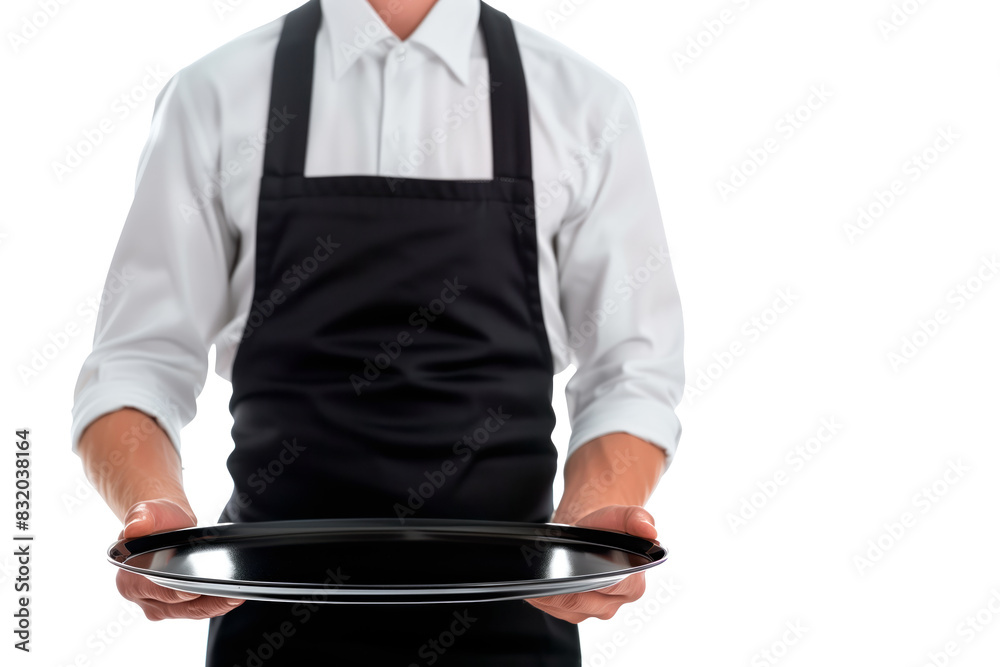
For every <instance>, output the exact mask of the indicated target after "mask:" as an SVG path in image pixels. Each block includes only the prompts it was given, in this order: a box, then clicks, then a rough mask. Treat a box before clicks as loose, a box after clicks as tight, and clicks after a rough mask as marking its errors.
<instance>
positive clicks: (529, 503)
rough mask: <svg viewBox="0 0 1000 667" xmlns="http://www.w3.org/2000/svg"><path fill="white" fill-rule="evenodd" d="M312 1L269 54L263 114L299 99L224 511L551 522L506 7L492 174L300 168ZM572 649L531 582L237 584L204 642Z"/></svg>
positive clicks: (261, 225)
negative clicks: (488, 592) (384, 587)
mask: <svg viewBox="0 0 1000 667" xmlns="http://www.w3.org/2000/svg"><path fill="white" fill-rule="evenodd" d="M321 18H322V16H321V9H320V3H319V1H318V0H310V1H309V2H307V3H306V4H305V5H303V6H301V7H299V8H298V9H296V10H294V11H292V12H290V13H289V14H288V15H287V16H286V17H285V21H284V27H283V29H282V33H281V38H280V41H279V43H278V48H277V51H276V54H275V61H274V72H273V80H272V87H271V100H270V102H271V106H270V111H271V114H269V117H270V116H271V115H273V114H275V113H277V112H281V113H282V114H283V115H284V116H285V117H287V118H289V119H290V120H289V121H288V124H287V125H285V126H281V125H276V126H275V128H272V129H276V130H277V131H276V132H275V133H274V135H273V138H272V140H271V141H270V142H269V143H268V144H267V145H266V149H265V154H264V173H263V177H262V180H261V187H260V200H259V213H258V217H257V232H256V233H257V254H256V271H255V283H254V296H253V305H252V309H251V313H250V316H249V317H248V320H247V326H246V328H245V330H244V333H243V339H242V341H241V343H240V346H239V349H238V351H237V355H236V358H235V360H234V365H233V375H232V383H233V396H232V400H231V402H230V410H231V412H232V415H233V419H234V425H233V429H232V435H233V439H234V441H235V445H236V447H235V450H234V451H233V453H232V454H231V456H230V457H229V460H228V464H227V465H228V468H229V471H230V473H231V475H232V478H233V481H234V487H235V488H234V492H233V496H232V498H231V499H230V501H229V503H228V504H227V506H226V508H225V510H224V511H223V513H222V515H221V516H220V517H219V520H220V521H223V522H228V521H233V522H242V521H265V520H274V519H310V518H327V517H331V518H332V517H399V518H400V520H401V521H405V520H406V519H407V518H410V517H418V518H468V519H488V520H507V521H530V522H544V521H548V520H549V518H550V516H551V513H552V481H553V478H554V475H555V472H556V451H555V448H554V446H553V444H552V441H551V434H552V429H553V427H554V425H555V416H554V413H553V411H552V371H553V367H552V358H551V352H550V348H549V341H548V338H547V336H546V333H545V329H544V326H543V322H542V308H541V300H540V297H539V289H538V257H537V247H536V235H535V227H534V223H533V215H532V209H531V206H532V202H533V200H534V194H533V185H532V176H531V142H530V138H529V125H528V97H527V91H526V87H525V83H524V72H523V70H522V66H521V60H520V55H519V52H518V47H517V43H516V41H515V36H514V31H513V26H512V25H511V22H510V19H509V18H508V17H507V16H506V15H505V14H503V13H501V12H499V11H497V10H495V9H493V8H492V7H489V6H488V5H485V4H482V5H481V18H480V29H481V30H482V33H483V37H484V41H485V44H486V48H487V55H488V58H489V68H490V79H491V81H492V84H493V85H492V86H491V87H492V91H491V96H490V111H491V114H492V116H491V118H492V124H493V173H494V177H493V179H492V180H458V181H451V180H433V179H408V178H402V179H396V178H387V177H381V176H358V175H351V176H324V177H309V178H307V177H305V176H304V167H305V157H306V145H307V138H308V127H309V111H310V101H311V94H312V85H313V62H314V55H315V53H314V52H315V43H316V35H317V30H318V29H319V26H320V23H321ZM341 103H342V104H360V103H363V101H360V100H357V99H345V100H342V102H341ZM330 149H331V150H337V147H336V146H332V147H331V148H330ZM289 565H291V564H289ZM330 575H331V577H337V576H346V577H349V576H350V573H348V572H343V573H339V572H337V571H336V570H335V569H334V570H331V572H330ZM580 663H581V659H580V646H579V635H578V632H577V627H576V626H575V625H573V624H570V623H567V622H565V621H561V620H558V619H556V618H554V617H552V616H549V615H548V614H545V613H544V612H542V611H539V610H537V609H535V608H534V607H532V606H531V605H530V604H528V603H527V602H524V601H523V600H514V601H503V602H493V603H473V604H422V605H338V604H332V605H331V604H328V605H323V604H305V603H299V604H289V603H274V602H256V601H247V602H245V603H243V604H242V605H241V606H240V607H237V608H236V609H234V610H233V611H231V612H229V613H227V614H226V615H224V616H221V617H218V618H214V619H212V620H211V621H210V626H209V636H208V659H207V665H208V666H209V667H232V666H233V665H243V666H246V667H253V666H255V665H256V666H263V665H318V664H323V665H327V664H329V665H344V666H349V665H379V666H387V667H388V666H393V665H399V666H401V667H409V666H411V665H432V664H433V665H441V666H445V665H468V666H473V665H475V666H476V667H492V666H494V665H496V666H500V665H523V666H531V665H538V666H546V667H569V666H577V665H580Z"/></svg>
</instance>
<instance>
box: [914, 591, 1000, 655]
mask: <svg viewBox="0 0 1000 667" xmlns="http://www.w3.org/2000/svg"><path fill="white" fill-rule="evenodd" d="M998 617H1000V587H995V588H992V589H991V590H990V591H989V598H987V600H986V602H984V603H983V605H982V606H981V607H979V608H978V609H974V610H973V611H972V612H970V613H969V614H967V615H966V616H965V618H963V619H962V620H961V621H959V623H958V624H957V625H956V626H955V632H954V636H953V637H952V638H950V639H949V640H947V641H946V642H945V643H944V645H943V646H940V647H939V648H937V649H933V650H930V651H927V653H926V656H927V660H926V661H924V662H923V663H922V664H921V666H920V667H948V665H951V663H952V662H954V660H955V658H957V657H959V656H960V655H961V653H962V649H963V648H965V647H968V646H969V645H970V644H971V643H972V642H974V641H975V640H976V639H977V638H978V637H980V636H981V635H982V634H983V632H985V631H986V629H987V628H988V627H989V626H990V625H991V624H992V623H993V621H995V620H996V619H997V618H998Z"/></svg>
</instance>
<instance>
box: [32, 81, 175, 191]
mask: <svg viewBox="0 0 1000 667" xmlns="http://www.w3.org/2000/svg"><path fill="white" fill-rule="evenodd" d="M169 78H170V73H169V72H167V71H165V70H163V69H160V66H159V65H148V66H147V67H146V68H145V69H144V70H143V74H142V78H141V79H140V80H139V83H137V84H135V85H134V86H130V87H129V88H128V89H126V90H125V91H123V92H121V93H119V94H118V95H116V96H115V97H114V99H112V100H111V102H110V103H109V104H108V112H107V113H106V114H105V115H104V116H103V117H102V118H101V119H100V120H98V121H97V122H96V123H93V124H92V125H90V126H88V127H85V128H83V129H82V130H81V131H80V135H82V136H81V137H80V138H78V139H76V140H74V141H72V142H70V143H68V144H66V146H65V147H64V148H63V150H62V151H61V152H62V154H63V157H62V159H61V161H60V160H53V161H52V173H53V175H54V176H55V177H56V182H57V183H62V182H63V181H64V180H65V179H66V177H67V176H69V175H70V174H72V173H73V172H75V171H76V170H77V169H79V168H80V167H82V166H83V164H84V163H85V162H86V161H87V159H88V158H89V157H91V156H92V155H94V154H95V152H96V151H97V149H98V147H100V146H102V145H104V144H105V142H106V141H108V139H109V137H110V136H111V135H112V134H114V132H115V130H117V129H118V127H119V126H120V125H121V124H122V123H124V122H125V121H126V120H128V119H129V118H130V117H131V116H132V115H133V113H134V112H135V111H136V110H137V109H139V108H141V107H142V106H143V105H144V104H145V103H146V102H148V101H149V100H151V99H153V98H155V97H156V94H157V92H159V90H160V88H162V87H163V82H164V81H166V80H168V79H169Z"/></svg>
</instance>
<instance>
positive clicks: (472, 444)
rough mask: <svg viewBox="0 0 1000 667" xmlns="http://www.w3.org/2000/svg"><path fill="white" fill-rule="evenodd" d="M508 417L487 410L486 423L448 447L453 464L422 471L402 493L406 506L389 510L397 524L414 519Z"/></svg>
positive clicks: (501, 410) (499, 408)
mask: <svg viewBox="0 0 1000 667" xmlns="http://www.w3.org/2000/svg"><path fill="white" fill-rule="evenodd" d="M511 417H512V415H511V414H510V413H507V412H505V411H504V408H503V406H502V405H498V406H497V407H496V408H490V409H489V410H487V411H486V419H484V420H483V422H482V425H480V426H478V427H477V428H475V429H473V430H472V431H471V432H469V433H466V434H464V435H463V436H462V437H461V438H460V439H458V440H456V441H455V443H454V444H453V445H452V447H451V451H452V453H453V454H454V455H455V457H456V459H457V462H456V461H455V460H452V459H446V460H445V461H443V462H442V463H441V465H440V467H438V468H436V469H434V470H425V471H424V479H423V480H422V481H421V482H420V483H419V484H417V485H416V486H411V487H409V488H408V489H407V490H406V491H407V496H406V504H405V505H404V504H403V503H398V502H397V503H396V504H395V505H393V506H392V509H393V512H395V514H396V516H397V517H398V518H399V522H400V523H401V524H405V523H406V519H407V518H409V517H412V516H414V515H415V514H416V513H417V511H418V510H420V508H422V507H423V506H424V505H425V504H426V503H427V501H428V500H430V499H431V498H433V497H434V495H435V494H437V492H438V491H440V490H441V488H442V487H443V486H444V485H445V484H446V483H447V482H448V480H450V479H451V478H452V477H453V476H454V475H455V473H457V472H458V471H459V469H460V468H461V465H462V464H464V463H468V462H469V461H470V460H471V459H472V457H473V455H474V454H475V452H477V451H479V449H480V448H481V447H482V446H483V445H485V444H486V443H487V442H489V441H490V438H492V437H493V434H494V433H496V432H497V431H499V430H500V429H501V428H503V426H504V424H506V423H507V422H509V421H510V419H511Z"/></svg>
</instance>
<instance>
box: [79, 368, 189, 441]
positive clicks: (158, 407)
mask: <svg viewBox="0 0 1000 667" xmlns="http://www.w3.org/2000/svg"><path fill="white" fill-rule="evenodd" d="M122 408H135V409H136V410H141V411H142V412H145V413H146V414H147V415H149V416H151V417H153V418H155V419H156V421H157V423H158V424H159V426H160V428H162V429H163V430H164V432H166V434H167V436H168V437H169V438H170V442H171V444H173V446H174V449H176V450H177V453H178V455H179V454H180V451H181V449H180V442H181V439H180V431H181V423H180V418H179V416H178V415H177V411H176V409H172V408H171V406H170V405H169V404H165V403H164V400H163V397H162V394H158V393H156V392H155V391H150V390H149V388H148V387H147V386H145V385H144V386H136V385H134V384H132V383H129V382H115V381H105V382H101V383H99V384H95V385H91V386H90V387H87V388H86V389H85V390H84V391H82V392H81V393H80V395H79V396H77V397H76V400H75V401H74V402H73V410H72V414H73V420H72V425H71V427H70V442H71V443H72V448H73V453H74V454H76V453H78V448H79V445H80V436H81V435H82V434H83V431H84V430H85V429H86V428H87V426H89V425H90V423H91V422H93V421H94V420H95V419H97V418H98V417H100V416H102V415H106V414H108V413H109V412H114V411H115V410H120V409H122Z"/></svg>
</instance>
